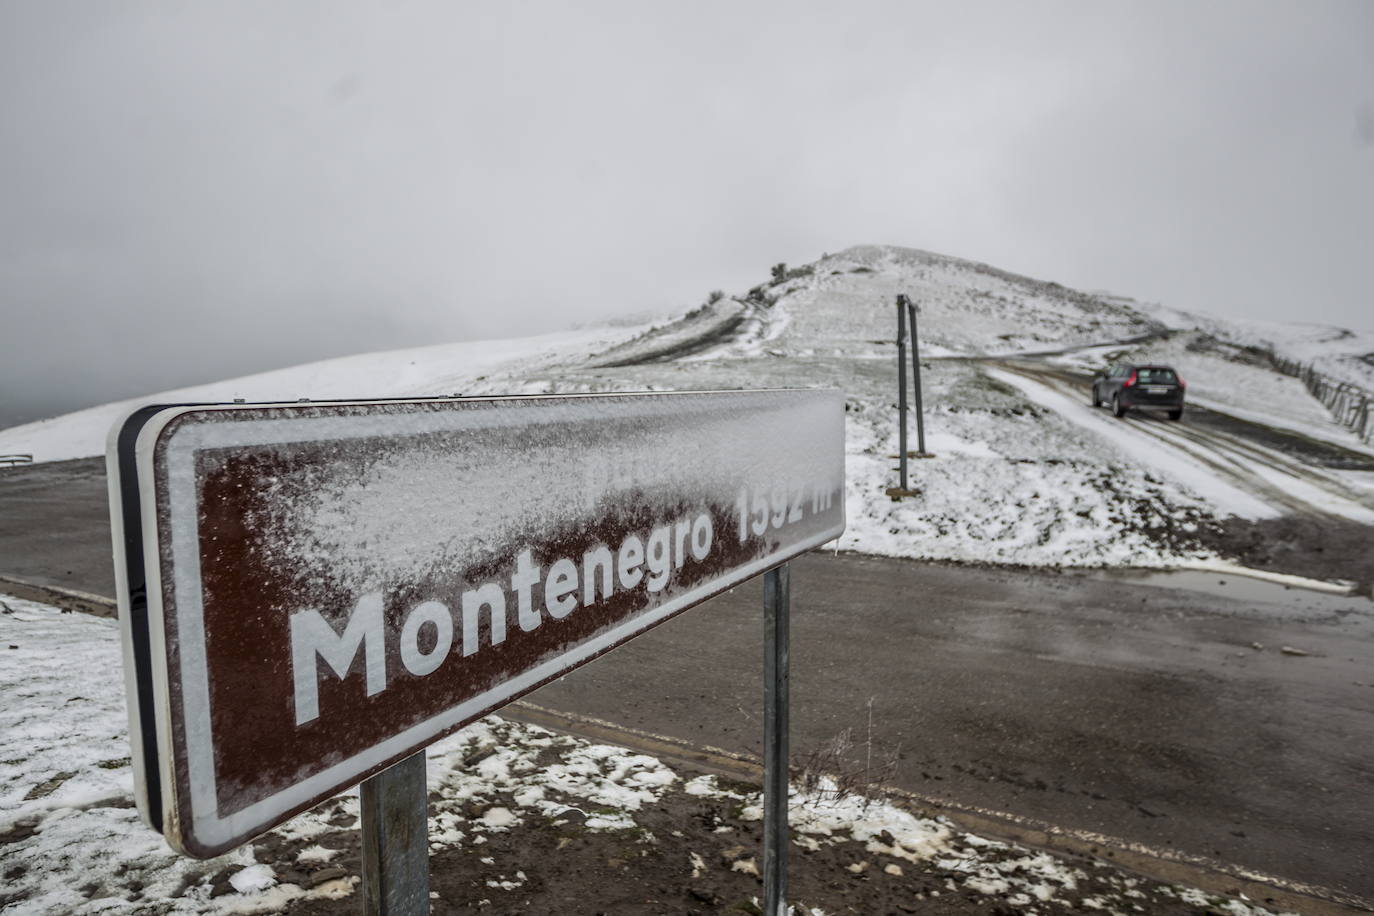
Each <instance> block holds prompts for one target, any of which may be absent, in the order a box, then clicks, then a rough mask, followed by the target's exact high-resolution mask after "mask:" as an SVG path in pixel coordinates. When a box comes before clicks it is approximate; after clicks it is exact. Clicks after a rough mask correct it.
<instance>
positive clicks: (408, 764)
mask: <svg viewBox="0 0 1374 916" xmlns="http://www.w3.org/2000/svg"><path fill="white" fill-rule="evenodd" d="M359 801H360V802H361V807H362V816H363V825H362V833H363V836H362V841H363V895H362V896H363V912H364V913H365V914H366V916H426V914H428V913H429V817H428V806H429V795H428V790H427V789H426V788H425V752H424V751H423V750H420V751H416V752H415V753H414V754H411V755H410V756H409V757H407V758H406V759H405V760H402V761H401V762H400V763H398V764H395V765H394V766H392V767H390V768H388V769H385V770H383V771H382V772H380V773H378V774H377V775H376V776H372V777H370V778H368V779H365V780H363V784H362V787H361V789H360V792H359Z"/></svg>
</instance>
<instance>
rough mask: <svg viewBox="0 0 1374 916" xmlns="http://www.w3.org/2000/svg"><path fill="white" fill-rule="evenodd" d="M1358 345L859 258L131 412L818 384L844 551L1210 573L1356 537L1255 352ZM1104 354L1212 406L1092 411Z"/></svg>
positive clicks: (1360, 459)
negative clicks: (1229, 545)
mask: <svg viewBox="0 0 1374 916" xmlns="http://www.w3.org/2000/svg"><path fill="white" fill-rule="evenodd" d="M898 293H906V294H908V295H909V296H911V298H912V299H913V300H914V301H916V302H917V303H918V304H919V306H920V309H921V311H920V318H919V322H920V328H919V330H920V344H921V354H922V357H923V360H922V365H923V368H922V374H923V382H924V390H925V404H926V430H927V449H928V450H929V451H930V452H931V453H933V457H930V458H921V459H913V461H912V462H911V480H912V487H913V488H914V489H916V490H918V491H919V496H916V497H913V498H907V499H904V500H902V501H900V502H894V501H892V500H891V499H889V498H888V497H887V496H886V495H885V490H886V489H887V488H888V487H891V486H893V485H895V484H896V482H897V481H896V473H895V466H896V460H895V456H896V448H897V436H896V428H897V416H896V411H895V409H894V404H895V402H896V398H897V391H896V376H897V371H896V356H897V351H896V346H895V343H894V340H893V338H894V332H895V327H894V325H895V308H894V299H895V296H896V295H897V294H898ZM1261 331H1263V333H1264V334H1267V335H1269V336H1268V337H1261V336H1259V335H1260V333H1261ZM1362 339H1363V338H1361V337H1360V336H1359V335H1354V334H1350V335H1348V336H1345V337H1342V336H1341V335H1329V334H1328V335H1326V336H1325V337H1323V336H1322V335H1320V334H1315V333H1314V332H1313V331H1312V329H1311V328H1309V327H1306V326H1293V327H1288V328H1286V327H1284V326H1273V325H1270V326H1265V327H1264V328H1258V326H1256V325H1253V324H1244V323H1234V322H1224V321H1221V320H1219V319H1210V318H1202V317H1199V316H1193V315H1185V314H1184V313H1179V312H1174V311H1171V310H1168V309H1163V308H1160V307H1157V306H1150V307H1147V306H1142V305H1140V304H1137V303H1135V302H1133V301H1131V300H1127V299H1123V298H1120V297H1115V296H1109V295H1105V294H1104V295H1098V294H1087V293H1082V292H1078V291H1075V290H1071V289H1067V288H1065V287H1062V286H1059V285H1057V284H1054V283H1045V282H1041V281H1037V280H1033V279H1029V278H1026V277H1020V276H1017V275H1014V274H1009V273H1006V272H1003V271H999V270H996V269H994V268H991V267H988V266H986V265H980V264H976V263H972V262H969V261H963V260H959V259H956V258H949V257H944V256H941V255H936V254H931V253H929V252H923V251H916V250H912V249H903V248H893V247H878V246H863V247H858V248H852V249H849V250H846V251H844V252H840V253H838V254H834V255H828V256H825V257H823V258H822V259H820V260H819V261H817V262H815V263H814V264H811V265H806V266H804V267H800V268H794V269H790V270H789V269H786V268H781V267H780V268H779V269H775V271H774V275H773V277H772V278H771V279H770V280H769V281H766V282H764V283H761V284H760V285H758V286H756V287H754V288H753V289H750V290H748V291H741V292H739V293H738V294H736V295H734V296H724V297H719V298H717V299H716V301H713V302H709V303H707V304H705V305H703V306H701V307H699V308H697V309H693V310H691V311H690V312H688V313H686V314H684V315H683V316H681V317H680V318H677V319H673V320H667V321H664V322H661V323H659V324H658V325H656V326H653V327H647V328H639V329H628V330H625V329H617V330H611V329H600V330H595V329H594V330H589V331H579V332H576V333H571V334H563V335H556V336H550V337H545V338H532V339H529V340H524V341H506V342H501V343H499V344H492V343H480V344H457V345H451V346H446V347H432V348H427V349H425V350H414V351H397V352H394V353H381V354H371V355H367V356H360V357H352V358H348V359H342V360H333V361H330V362H327V363H318V364H313V365H310V366H303V367H299V368H298V369H290V370H282V371H280V372H275V373H267V374H264V375H259V376H252V377H249V378H246V379H241V380H234V381H229V382H224V383H221V384H218V385H208V386H201V387H200V388H197V389H188V390H186V391H182V392H171V393H168V394H166V395H159V396H155V397H150V398H147V399H144V400H147V401H176V400H182V399H218V400H227V399H229V398H232V397H244V398H249V399H271V400H275V399H282V400H295V399H297V398H301V397H310V398H331V397H384V396H399V395H428V394H447V393H452V392H457V391H461V392H463V393H465V394H469V395H476V394H506V393H554V392H586V391H614V390H632V389H641V390H642V389H653V390H663V389H713V388H745V387H765V386H832V387H837V388H840V389H842V390H843V391H844V392H845V394H846V400H847V421H846V436H847V455H848V457H847V462H848V467H847V475H848V502H849V530H848V532H847V533H846V534H845V536H844V538H843V539H842V541H841V542H840V545H839V546H841V547H843V548H845V549H853V550H859V551H863V552H870V553H880V554H889V555H896V556H910V557H925V558H935V559H948V560H964V561H967V560H977V561H992V562H1002V563H1017V564H1033V565H1054V566H1096V565H1112V566H1116V565H1128V566H1158V565H1178V564H1187V563H1208V562H1215V561H1217V559H1218V558H1219V556H1220V555H1221V554H1223V553H1225V551H1224V550H1223V549H1222V548H1220V547H1219V546H1218V545H1219V544H1220V543H1221V540H1219V538H1220V537H1221V526H1223V525H1224V524H1226V523H1228V520H1233V519H1242V520H1245V519H1249V520H1262V519H1266V518H1274V517H1278V516H1282V515H1292V514H1298V515H1304V514H1306V515H1310V516H1312V517H1318V516H1320V517H1323V518H1325V517H1335V518H1341V519H1346V520H1348V521H1350V522H1353V523H1358V524H1369V523H1374V459H1371V455H1374V451H1372V450H1371V449H1370V448H1369V447H1367V446H1365V445H1363V444H1361V443H1360V442H1359V441H1358V440H1357V439H1355V438H1354V437H1353V436H1352V435H1351V434H1350V433H1349V431H1348V430H1346V429H1344V428H1343V427H1342V426H1340V425H1339V424H1338V423H1336V422H1335V421H1334V420H1333V419H1332V417H1331V416H1330V415H1329V414H1328V412H1327V410H1326V409H1325V408H1324V407H1323V406H1322V405H1321V404H1320V403H1319V402H1317V401H1316V400H1314V399H1313V398H1312V397H1311V396H1310V395H1309V394H1308V393H1307V392H1306V390H1305V389H1304V388H1303V386H1302V384H1301V383H1300V382H1298V381H1297V380H1296V379H1293V378H1290V377H1287V376H1284V375H1282V374H1280V373H1278V372H1276V371H1275V370H1274V369H1273V367H1272V364H1269V363H1267V362H1266V361H1265V359H1264V358H1263V357H1262V356H1261V355H1259V351H1258V350H1257V349H1256V348H1258V347H1262V346H1268V347H1272V348H1273V349H1275V350H1284V352H1289V351H1291V352H1292V353H1294V354H1297V353H1305V354H1311V355H1314V356H1316V357H1322V358H1324V357H1323V354H1329V358H1330V360H1332V361H1338V360H1344V363H1343V365H1344V364H1349V366H1351V367H1354V366H1355V365H1357V364H1359V360H1353V359H1351V358H1349V357H1350V354H1352V353H1354V352H1355V351H1356V350H1358V349H1360V347H1362V346H1365V343H1359V341H1361V340H1362ZM1366 343H1368V344H1370V346H1369V349H1371V350H1374V342H1369V341H1366ZM1284 348H1287V350H1285V349H1284ZM1323 348H1327V349H1323ZM1115 358H1138V359H1150V360H1159V361H1167V362H1169V363H1171V364H1173V365H1175V366H1177V367H1178V368H1179V370H1180V372H1181V373H1182V374H1183V376H1184V377H1185V378H1186V379H1187V380H1188V381H1189V382H1190V388H1189V397H1190V403H1192V404H1195V405H1198V406H1200V407H1206V408H1209V409H1208V410H1205V411H1195V412H1193V413H1190V415H1189V416H1188V417H1187V418H1186V420H1185V422H1184V423H1181V424H1168V423H1164V422H1153V421H1147V420H1139V419H1137V420H1115V419H1114V418H1110V417H1109V415H1108V414H1107V412H1106V411H1101V410H1099V411H1094V410H1093V409H1092V408H1091V407H1089V406H1088V404H1087V398H1088V394H1087V385H1086V383H1085V381H1084V378H1085V373H1089V372H1091V371H1094V370H1096V369H1098V368H1100V367H1101V366H1103V365H1105V364H1106V362H1107V361H1108V360H1109V359H1115ZM1309 358H1310V357H1309ZM1350 371H1352V372H1355V371H1356V370H1355V369H1354V368H1351V369H1350ZM124 407H125V405H109V406H107V407H102V408H95V409H93V410H88V411H82V412H80V413H77V414H71V415H68V416H66V417H60V418H57V419H54V420H50V421H44V422H42V423H35V424H29V425H27V426H22V427H17V428H15V429H12V430H7V431H3V432H0V453H2V452H11V451H19V452H32V453H33V454H34V455H35V457H36V459H37V460H53V459H58V458H66V457H76V456H81V455H94V454H99V453H101V452H102V451H103V448H104V437H105V433H106V431H107V429H108V427H109V425H110V423H111V422H112V421H113V420H114V419H115V417H117V416H118V415H119V414H120V413H121V412H122V410H123V409H124ZM912 428H913V434H912V441H911V443H910V447H911V448H913V449H914V448H915V447H916V442H915V433H914V424H913V427H912Z"/></svg>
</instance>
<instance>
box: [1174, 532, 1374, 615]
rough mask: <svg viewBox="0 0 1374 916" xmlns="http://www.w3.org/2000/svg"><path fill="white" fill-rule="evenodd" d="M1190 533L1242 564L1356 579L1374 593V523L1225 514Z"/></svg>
mask: <svg viewBox="0 0 1374 916" xmlns="http://www.w3.org/2000/svg"><path fill="white" fill-rule="evenodd" d="M1192 537H1193V538H1194V539H1195V540H1196V542H1197V543H1198V544H1199V545H1200V546H1203V547H1206V548H1209V549H1211V550H1215V551H1216V552H1217V553H1219V554H1221V555H1222V556H1224V557H1226V558H1227V559H1230V560H1233V561H1234V562H1236V563H1239V564H1241V565H1242V566H1248V567H1250V568H1252V569H1262V570H1265V571H1267V572H1276V573H1286V574H1288V575H1294V576H1306V577H1307V578H1310V579H1328V580H1344V581H1351V582H1354V583H1355V592H1356V593H1357V594H1361V595H1365V596H1368V597H1374V528H1371V527H1370V526H1368V525H1361V524H1358V523H1356V522H1351V521H1347V520H1345V519H1339V518H1332V517H1327V518H1317V517H1312V516H1295V515H1287V516H1282V517H1280V518H1271V519H1263V520H1260V521H1251V520H1248V519H1240V518H1229V519H1224V520H1220V521H1216V522H1212V523H1210V524H1208V525H1206V526H1202V527H1200V528H1199V530H1197V531H1196V532H1193V533H1192Z"/></svg>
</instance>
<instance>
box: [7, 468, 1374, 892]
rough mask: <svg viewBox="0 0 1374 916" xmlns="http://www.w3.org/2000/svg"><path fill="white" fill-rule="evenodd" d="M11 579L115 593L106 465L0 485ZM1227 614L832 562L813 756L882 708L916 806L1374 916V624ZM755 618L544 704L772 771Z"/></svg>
mask: <svg viewBox="0 0 1374 916" xmlns="http://www.w3.org/2000/svg"><path fill="white" fill-rule="evenodd" d="M0 572H8V573H12V574H16V575H20V576H24V577H26V578H30V579H35V580H40V581H45V582H48V583H52V584H60V585H67V586H69V587H74V588H79V589H82V590H86V591H93V592H97V593H103V594H109V593H110V592H111V587H112V586H111V582H112V575H111V573H110V570H109V546H108V532H107V528H106V521H105V508H104V483H103V474H102V473H101V470H100V465H99V464H98V463H97V462H89V461H87V462H66V463H63V464H61V465H48V466H40V467H35V468H29V469H20V470H14V471H3V472H0ZM1229 588H1230V589H1231V590H1234V591H1237V595H1236V597H1225V596H1221V595H1207V594H1204V593H1201V592H1197V591H1192V590H1180V589H1174V588H1166V587H1159V586H1156V585H1146V584H1140V583H1135V582H1130V581H1126V580H1122V579H1108V578H1093V577H1087V576H1075V575H1065V574H1054V573H1030V572H1016V571H1007V570H997V569H983V568H969V567H954V566H938V565H931V564H924V563H914V562H907V561H896V560H885V559H878V558H871V557H862V556H855V555H840V556H829V555H823V554H812V555H810V556H808V557H806V558H803V559H802V560H800V561H798V562H796V563H795V564H794V572H793V591H794V601H793V614H794V617H793V699H794V703H795V707H794V712H793V749H794V752H795V756H796V757H797V758H801V757H804V756H805V755H806V753H807V752H808V751H809V750H811V749H814V748H818V747H820V746H822V745H824V744H825V743H826V742H827V741H828V740H829V739H831V738H832V737H833V736H835V735H836V734H837V733H839V732H840V731H842V730H844V729H847V728H848V729H853V731H854V735H855V737H856V738H857V739H858V740H859V741H860V742H862V741H863V740H864V739H865V737H866V736H867V734H868V721H869V700H870V698H872V741H873V745H874V747H875V749H876V751H877V755H876V756H882V755H883V754H885V753H887V752H890V751H893V750H897V749H900V750H899V753H900V757H899V759H898V766H897V770H896V773H895V776H894V778H895V782H896V783H897V784H898V785H899V786H901V787H903V788H907V789H910V790H912V791H915V792H919V793H921V794H924V795H926V796H931V797H936V798H944V799H948V800H950V801H953V802H957V803H959V804H962V805H973V806H978V807H982V808H988V809H995V810H998V811H1005V812H1011V813H1014V814H1018V815H1021V816H1026V817H1033V818H1037V819H1041V820H1044V821H1048V822H1051V823H1054V824H1057V825H1060V826H1062V827H1065V828H1068V829H1073V830H1080V831H1096V832H1100V833H1104V834H1108V835H1111V836H1116V837H1122V838H1125V839H1128V840H1131V841H1134V842H1138V843H1142V844H1147V845H1149V846H1151V847H1155V848H1161V849H1169V850H1179V851H1182V852H1185V853H1188V854H1193V855H1200V856H1205V857H1208V858H1212V859H1216V860H1221V861H1224V862H1228V863H1234V864H1238V865H1242V866H1246V867H1249V868H1253V869H1258V870H1260V871H1263V872H1267V873H1270V874H1274V875H1279V876H1282V877H1284V878H1287V879H1291V880H1294V881H1301V882H1309V883H1314V884H1318V885H1322V886H1325V887H1329V888H1334V889H1337V890H1339V891H1344V892H1347V893H1351V894H1357V895H1359V896H1361V897H1364V898H1366V899H1374V824H1371V822H1370V819H1369V812H1370V811H1374V761H1372V760H1371V756H1370V749H1371V748H1374V686H1371V685H1372V684H1374V605H1371V603H1370V602H1369V601H1368V600H1366V599H1333V598H1329V597H1322V596H1316V595H1312V594H1310V593H1305V592H1299V591H1292V592H1281V591H1280V592H1278V594H1279V597H1278V598H1277V600H1275V599H1274V598H1272V597H1262V598H1261V597H1254V596H1251V595H1247V594H1244V593H1240V592H1239V590H1238V589H1237V585H1236V584H1235V583H1232V585H1231V586H1229ZM1218 591H1221V592H1227V588H1220V589H1218ZM759 604H760V595H759V588H758V587H757V586H756V585H755V584H751V585H750V586H749V587H741V588H739V589H737V590H735V591H734V592H732V593H730V594H727V595H723V596H721V597H720V598H717V599H715V600H713V601H711V602H709V603H707V604H706V605H704V606H702V607H701V608H699V609H696V610H694V611H691V612H689V613H688V614H686V615H684V616H683V617H681V618H679V619H678V620H676V621H674V622H671V623H669V624H666V625H664V626H662V627H660V628H658V629H657V630H654V631H652V632H650V633H648V634H646V635H644V636H642V637H640V638H639V639H636V640H634V641H633V642H632V643H630V644H629V645H627V646H626V647H624V648H623V649H621V650H619V651H617V652H615V653H612V654H611V655H610V656H607V657H606V658H604V659H601V660H599V661H597V662H594V663H593V664H591V665H589V666H587V667H586V668H584V669H581V670H580V671H578V672H574V673H573V674H571V675H569V676H568V677H566V678H565V679H563V680H562V681H559V682H556V683H554V684H552V685H550V686H548V687H546V688H544V689H543V690H541V691H539V692H538V693H537V694H535V695H534V696H532V697H531V699H532V700H533V701H535V702H537V703H539V704H541V705H543V706H547V707H551V708H554V709H563V710H568V711H572V712H578V713H581V714H584V715H590V716H595V717H599V718H603V719H608V720H611V721H614V722H617V723H620V724H622V725H626V726H630V727H633V728H642V729H646V730H649V731H654V732H659V733H664V734H669V735H674V736H677V737H681V738H685V739H688V740H690V741H692V742H696V743H700V744H708V745H714V746H718V747H724V748H726V749H731V750H741V751H749V752H753V753H758V752H759V751H760V747H759V741H758V733H759V729H760V708H761V703H760V700H761V697H760V686H759V685H760V676H761V657H762V639H761V621H760V608H759ZM1255 644H1258V645H1261V646H1263V649H1262V650H1257V649H1255V648H1253V646H1254V645H1255ZM1282 646H1291V647H1295V648H1300V649H1302V650H1305V651H1307V652H1309V653H1311V654H1310V655H1307V656H1295V655H1286V654H1283V653H1282V652H1280V651H1279V650H1280V647H1282Z"/></svg>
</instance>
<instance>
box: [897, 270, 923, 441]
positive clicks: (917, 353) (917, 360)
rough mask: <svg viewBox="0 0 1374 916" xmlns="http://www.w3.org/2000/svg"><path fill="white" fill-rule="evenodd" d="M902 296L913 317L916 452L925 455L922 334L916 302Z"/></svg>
mask: <svg viewBox="0 0 1374 916" xmlns="http://www.w3.org/2000/svg"><path fill="white" fill-rule="evenodd" d="M902 298H903V299H905V300H906V312H907V317H908V318H909V319H911V377H912V378H913V379H914V380H915V386H916V453H917V454H918V455H924V454H925V453H926V417H925V407H924V404H923V400H922V396H921V335H920V334H919V333H918V332H917V330H916V303H914V302H912V301H911V299H910V298H909V297H907V296H902Z"/></svg>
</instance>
